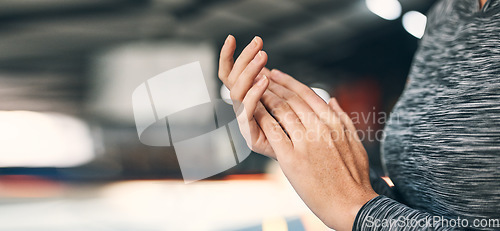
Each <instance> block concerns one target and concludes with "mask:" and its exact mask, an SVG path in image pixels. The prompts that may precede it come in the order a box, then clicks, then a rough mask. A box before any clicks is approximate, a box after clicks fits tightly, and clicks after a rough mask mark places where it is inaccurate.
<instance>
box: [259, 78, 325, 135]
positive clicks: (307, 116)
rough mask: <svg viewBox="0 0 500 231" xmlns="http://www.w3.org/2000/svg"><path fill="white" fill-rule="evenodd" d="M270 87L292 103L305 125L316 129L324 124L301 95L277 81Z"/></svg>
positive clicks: (293, 108) (291, 105)
mask: <svg viewBox="0 0 500 231" xmlns="http://www.w3.org/2000/svg"><path fill="white" fill-rule="evenodd" d="M268 88H269V90H270V91H272V92H273V93H274V94H276V95H277V96H278V97H280V98H282V99H283V100H285V101H286V102H287V103H288V105H290V107H291V108H292V110H293V111H294V112H295V114H296V115H297V117H298V118H299V119H300V121H301V123H302V124H303V125H304V127H306V128H309V129H314V128H317V127H318V125H322V124H323V122H321V121H320V120H319V118H318V117H317V115H316V113H314V111H313V110H312V109H311V107H309V105H307V103H306V102H304V100H302V98H301V97H300V96H299V95H297V94H295V93H294V92H292V91H290V90H288V89H287V88H285V87H283V86H281V85H279V84H276V83H271V84H269V87H268Z"/></svg>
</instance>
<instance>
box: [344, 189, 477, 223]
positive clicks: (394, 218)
mask: <svg viewBox="0 0 500 231" xmlns="http://www.w3.org/2000/svg"><path fill="white" fill-rule="evenodd" d="M444 219H446V218H443V217H440V216H432V215H431V214H428V213H425V212H422V211H419V210H416V209H412V208H410V207H408V206H406V205H404V204H401V203H399V202H397V201H395V200H393V199H391V198H388V197H386V196H383V195H381V196H378V197H375V198H373V199H372V200H370V201H368V202H367V203H366V204H365V205H364V206H363V207H362V208H361V209H360V210H359V212H358V214H357V216H356V219H355V221H354V224H353V230H363V231H365V230H398V231H399V230H406V231H411V230H461V229H462V228H463V227H459V226H461V225H462V224H460V225H459V224H455V225H454V222H455V221H458V220H456V219H455V220H453V221H452V220H451V219H447V220H448V222H446V221H445V220H444ZM462 223H463V224H465V222H462ZM467 224H468V225H471V223H469V221H467ZM452 225H453V226H452Z"/></svg>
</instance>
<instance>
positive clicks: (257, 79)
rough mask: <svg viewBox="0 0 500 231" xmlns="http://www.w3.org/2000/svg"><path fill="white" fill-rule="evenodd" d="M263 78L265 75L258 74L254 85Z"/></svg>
mask: <svg viewBox="0 0 500 231" xmlns="http://www.w3.org/2000/svg"><path fill="white" fill-rule="evenodd" d="M263 78H264V76H263V75H261V74H259V75H257V77H256V78H255V79H254V80H253V84H254V85H255V84H257V83H258V82H259V81H260V80H261V79H263Z"/></svg>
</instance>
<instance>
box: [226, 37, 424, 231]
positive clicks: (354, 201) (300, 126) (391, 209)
mask: <svg viewBox="0 0 500 231" xmlns="http://www.w3.org/2000/svg"><path fill="white" fill-rule="evenodd" d="M258 41H261V40H260V39H259V40H258ZM230 44H231V43H230ZM257 44H260V43H257ZM226 45H227V44H226ZM226 45H225V46H224V47H223V49H222V52H221V64H220V65H221V67H223V69H225V71H224V72H225V73H230V74H229V75H222V76H221V75H220V77H221V79H222V80H223V82H224V83H225V84H226V85H229V86H228V87H229V88H230V89H231V98H232V100H233V101H236V102H242V103H241V104H240V105H236V104H235V111H236V112H237V114H238V123H239V124H240V129H242V133H243V134H247V136H245V135H244V137H245V138H246V139H247V143H248V144H249V146H250V148H252V150H254V151H256V149H257V148H258V149H264V150H272V151H271V152H269V153H262V154H264V155H268V156H271V157H275V158H276V159H277V161H278V163H279V165H280V167H281V169H282V171H283V172H284V173H285V175H286V177H287V178H288V180H289V181H290V183H291V184H292V186H293V187H294V189H295V190H296V192H297V193H298V194H299V196H300V197H301V198H302V200H304V202H305V203H306V205H307V206H308V207H309V208H310V209H311V210H312V211H313V212H314V213H315V214H316V215H317V216H318V217H319V218H320V219H321V220H322V221H323V222H324V223H325V224H326V225H327V226H329V227H331V228H334V229H336V230H352V229H354V230H370V227H368V225H369V224H368V223H367V221H368V220H369V219H371V218H369V216H371V217H373V218H377V219H383V218H396V217H399V216H404V217H406V218H414V217H418V218H427V217H429V216H430V215H428V214H426V213H423V212H420V211H417V210H412V209H411V208H408V207H406V206H405V205H403V204H400V203H398V202H396V201H393V200H391V199H389V198H387V197H384V196H379V195H378V194H377V193H375V191H374V190H373V188H372V185H371V184H370V177H369V166H368V158H367V155H366V151H365V149H364V147H363V145H362V144H361V142H360V140H359V137H358V136H357V133H356V129H355V128H354V125H353V123H352V121H351V120H350V119H349V117H348V116H347V114H346V113H344V112H343V111H342V109H341V108H340V107H339V106H338V104H337V102H336V101H335V100H334V99H333V100H331V101H330V103H329V105H327V104H326V103H325V102H324V101H323V100H322V99H321V98H319V97H318V96H317V95H316V94H315V93H314V92H313V91H312V90H311V89H310V88H309V87H307V86H305V85H303V84H302V83H300V82H298V81H297V80H295V79H294V78H292V77H291V76H289V75H286V74H284V73H282V72H280V71H277V70H273V71H272V72H271V73H269V75H270V76H267V77H266V76H262V75H259V73H261V72H262V70H264V66H265V62H266V61H267V56H266V55H265V53H262V52H259V50H260V49H261V48H262V45H261V44H260V45H249V46H248V47H247V48H245V50H244V51H243V53H242V55H241V56H240V57H239V58H238V60H237V61H236V63H234V65H233V63H232V54H233V53H232V52H234V47H233V48H232V49H228V48H227V46H226ZM228 50H229V52H228ZM225 52H226V53H227V54H230V56H231V58H230V59H223V55H224V53H225ZM227 54H226V56H225V57H227V56H228V55H227ZM224 60H229V61H231V62H229V61H227V62H226V61H224ZM239 60H243V61H239ZM259 76H260V77H259ZM224 77H226V78H224ZM268 77H270V78H268ZM241 111H242V112H241ZM240 115H242V117H243V118H241V117H240ZM249 124H250V126H249ZM242 125H243V126H242ZM245 129H246V130H245ZM248 134H249V136H248ZM256 137H257V138H258V139H256ZM263 141H265V142H263ZM263 147H265V148H263ZM372 228H373V227H372ZM373 229H374V230H376V228H373ZM418 229H422V228H421V227H416V228H415V230H418Z"/></svg>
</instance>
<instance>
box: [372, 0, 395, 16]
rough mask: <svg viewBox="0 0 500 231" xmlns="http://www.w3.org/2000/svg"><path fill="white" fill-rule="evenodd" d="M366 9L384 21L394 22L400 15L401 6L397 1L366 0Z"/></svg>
mask: <svg viewBox="0 0 500 231" xmlns="http://www.w3.org/2000/svg"><path fill="white" fill-rule="evenodd" d="M366 7H368V9H369V10H370V11H371V12H373V13H374V14H376V15H378V16H380V17H381V18H383V19H386V20H394V19H397V18H399V16H400V15H401V4H400V3H399V2H398V1H397V0H366Z"/></svg>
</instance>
